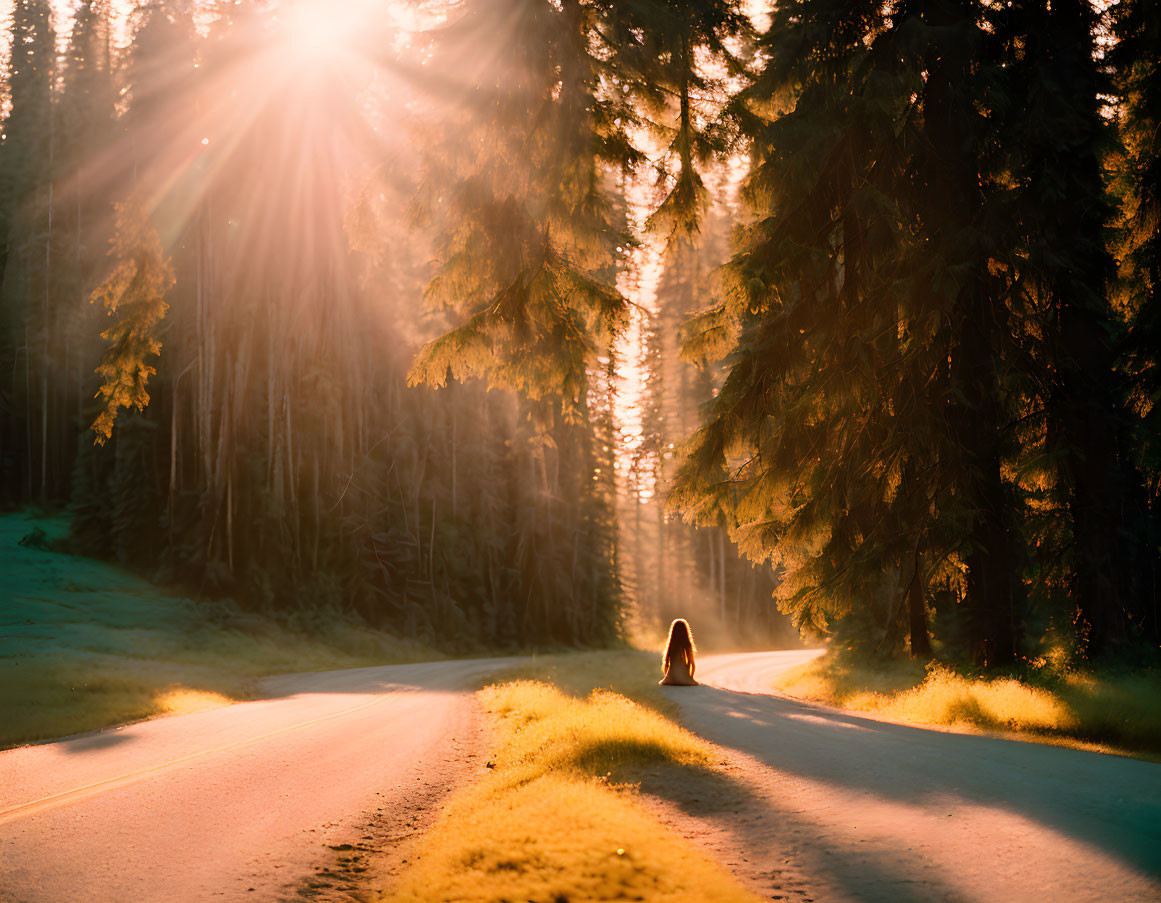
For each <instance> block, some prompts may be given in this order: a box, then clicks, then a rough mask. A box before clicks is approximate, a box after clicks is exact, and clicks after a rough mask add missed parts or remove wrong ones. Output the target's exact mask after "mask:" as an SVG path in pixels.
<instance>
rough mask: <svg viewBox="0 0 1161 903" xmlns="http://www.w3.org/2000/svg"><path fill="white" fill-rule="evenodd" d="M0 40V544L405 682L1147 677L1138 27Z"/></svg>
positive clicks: (1150, 124) (974, 13) (108, 29)
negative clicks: (552, 663)
mask: <svg viewBox="0 0 1161 903" xmlns="http://www.w3.org/2000/svg"><path fill="white" fill-rule="evenodd" d="M7 33H8V45H9V54H8V60H7V65H6V67H5V74H6V77H5V87H6V96H7V102H6V105H5V108H6V111H7V118H6V120H5V122H4V131H3V145H2V146H0V236H2V238H3V244H2V249H0V271H2V274H0V502H2V503H3V504H4V505H7V506H26V505H30V504H40V505H45V506H62V505H67V506H68V509H69V511H70V512H71V516H72V523H73V530H72V539H71V544H72V546H73V548H74V549H75V550H77V551H81V552H83V553H85V554H90V555H96V556H102V557H109V558H114V559H117V560H119V561H121V562H123V563H124V564H126V565H128V566H131V567H134V568H137V569H140V570H143V571H145V572H147V573H151V574H155V575H157V577H158V579H161V580H164V581H169V582H174V583H177V584H179V585H182V586H185V587H188V588H190V589H191V590H192V591H195V592H198V593H200V594H204V595H207V596H231V597H234V598H236V599H238V600H239V601H240V602H242V603H244V604H246V605H250V606H253V607H256V608H260V609H263V610H266V611H272V612H303V611H326V610H343V611H347V612H350V613H353V614H357V615H358V616H360V617H361V618H364V619H366V620H367V621H368V622H371V623H374V624H377V625H381V626H385V627H387V628H388V629H391V630H393V631H397V632H399V633H403V634H407V635H410V636H417V637H421V638H424V639H428V640H435V641H439V642H445V643H448V644H449V645H457V644H458V645H461V646H463V645H470V644H477V645H515V644H526V643H604V642H609V641H612V640H615V639H616V638H618V637H623V636H625V635H626V634H628V633H631V632H642V633H648V632H649V631H651V630H655V629H657V627H658V626H659V625H663V624H664V623H665V622H666V621H667V620H668V619H669V618H670V617H674V616H678V615H685V616H688V617H690V618H691V619H692V620H693V621H694V624H695V630H697V631H698V633H699V637H701V638H703V639H704V638H706V637H707V636H708V637H710V638H712V640H713V641H714V642H717V643H724V642H728V641H732V642H742V643H746V644H753V645H768V644H771V643H776V644H781V643H788V642H793V641H794V638H795V635H796V631H795V630H794V629H793V626H796V627H799V628H801V629H803V630H805V631H807V632H809V633H812V634H815V635H819V634H821V635H832V636H836V637H838V639H839V640H840V642H841V643H844V644H846V645H847V646H849V647H851V648H852V649H864V650H868V651H874V652H877V653H879V654H886V655H892V654H900V653H904V652H907V651H910V653H911V654H913V655H917V656H927V655H930V654H931V652H932V644H933V643H934V647H935V650H936V651H937V652H938V653H940V654H941V655H943V656H944V657H948V658H959V659H961V660H964V661H971V662H974V663H975V664H977V665H979V666H982V667H988V668H996V667H1001V668H1003V667H1009V666H1011V665H1014V664H1016V663H1017V662H1018V661H1020V660H1023V659H1029V658H1032V657H1035V656H1037V655H1042V654H1045V653H1047V652H1049V651H1056V652H1063V653H1064V654H1066V655H1068V656H1071V657H1076V658H1094V657H1102V656H1117V657H1125V656H1132V655H1137V654H1149V650H1152V651H1153V652H1154V653H1155V652H1156V649H1157V645H1158V642H1159V639H1161V618H1159V614H1158V592H1159V590H1158V586H1157V578H1158V554H1159V551H1161V528H1159V524H1158V504H1159V501H1161V499H1159V493H1161V456H1159V449H1161V441H1159V440H1161V433H1159V430H1161V421H1159V419H1158V413H1157V402H1158V394H1159V393H1161V380H1159V374H1161V366H1159V360H1158V358H1159V355H1161V335H1159V328H1161V327H1159V324H1161V297H1159V293H1161V163H1159V162H1158V160H1159V151H1161V69H1159V66H1161V10H1158V8H1157V5H1156V4H1155V3H1153V2H1147V0H1123V2H1120V3H1117V4H1113V5H1111V6H1108V7H1105V6H1104V5H1102V6H1101V7H1100V8H1096V7H1094V6H1092V5H1090V4H1087V3H1082V2H1076V0H1053V2H1051V3H1050V2H1048V0H1040V2H1033V0H1028V2H1025V0H1013V2H1011V3H1008V4H1004V5H999V4H992V3H987V2H955V0H938V2H919V3H914V2H907V3H886V4H884V3H881V2H876V3H863V2H849V3H838V4H836V3H832V2H825V0H797V2H786V3H779V4H777V5H773V6H769V7H767V6H764V5H762V4H747V5H745V7H744V8H743V6H742V5H740V4H735V3H729V2H700V0H698V2H680V0H644V2H640V3H616V2H613V0H608V2H605V0H559V2H550V0H462V2H459V3H453V4H444V3H430V4H429V3H404V2H398V3H372V2H350V3H344V4H341V5H336V6H335V8H328V6H327V4H325V3H317V2H310V0H281V2H274V0H217V2H215V0H199V2H194V0H154V2H145V3H142V4H138V5H132V4H129V3H119V2H114V0H105V2H102V0H79V2H58V3H50V2H48V0H16V2H15V3H14V4H13V6H12V10H11V17H10V20H9V22H8V26H7ZM792 623H793V626H791V625H792Z"/></svg>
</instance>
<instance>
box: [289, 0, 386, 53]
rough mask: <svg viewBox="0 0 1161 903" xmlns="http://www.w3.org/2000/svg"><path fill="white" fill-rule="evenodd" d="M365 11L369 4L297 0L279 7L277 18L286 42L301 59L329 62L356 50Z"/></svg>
mask: <svg viewBox="0 0 1161 903" xmlns="http://www.w3.org/2000/svg"><path fill="white" fill-rule="evenodd" d="M365 13H366V5H365V4H363V3H358V2H354V3H351V2H347V3H342V4H335V3H328V2H325V0H296V2H290V3H287V4H285V7H284V8H282V9H280V10H279V13H278V19H279V22H280V23H281V24H282V26H283V28H284V29H285V36H286V37H285V40H286V42H287V44H288V45H290V47H291V48H292V50H293V52H294V53H295V55H296V57H297V58H298V59H299V60H300V61H303V62H306V61H314V62H330V61H335V60H342V59H345V58H347V57H349V56H350V55H351V54H353V53H355V52H356V48H355V45H356V43H357V41H358V38H359V36H360V22H361V21H363V20H364V18H365V16H364V14H365Z"/></svg>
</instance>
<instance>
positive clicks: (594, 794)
mask: <svg viewBox="0 0 1161 903" xmlns="http://www.w3.org/2000/svg"><path fill="white" fill-rule="evenodd" d="M531 669H532V670H536V669H541V670H553V671H555V672H556V673H557V674H559V675H561V676H562V680H563V681H564V682H565V683H566V684H568V685H570V689H573V690H574V692H575V691H576V690H577V689H581V690H583V689H587V687H586V686H585V685H586V684H591V683H593V682H594V681H595V680H597V679H598V674H599V675H600V677H601V678H604V680H602V681H601V682H602V683H612V684H613V685H614V688H606V689H594V690H592V691H591V692H588V693H587V695H573V694H570V693H569V692H566V691H565V690H564V689H562V688H560V687H558V686H553V685H551V684H548V683H545V682H544V681H535V680H516V681H512V682H508V683H503V684H498V685H494V686H491V687H488V688H485V689H484V690H482V691H481V693H480V699H481V702H482V703H483V705H484V707H485V709H486V710H487V711H488V712H489V713H490V714H491V715H492V716H493V717H494V720H495V726H496V745H495V749H494V751H493V753H492V756H491V759H490V762H489V764H490V765H491V766H492V768H491V770H490V771H489V773H488V774H487V775H486V776H485V777H484V778H482V779H481V780H480V781H479V782H478V783H477V784H475V785H474V786H472V787H470V788H468V789H466V790H464V791H461V792H460V793H459V794H457V795H456V796H455V797H454V799H453V801H452V802H451V804H450V805H449V806H448V808H447V809H446V810H445V812H444V814H443V815H442V817H441V818H440V821H439V822H438V823H437V824H436V826H435V828H433V830H432V831H431V833H430V834H429V835H428V836H427V837H426V838H425V840H424V842H423V846H422V848H421V850H420V856H419V857H418V858H417V859H416V860H415V861H413V862H412V864H411V865H410V867H409V868H408V870H407V871H406V872H405V873H404V875H403V876H402V880H401V881H400V884H399V885H398V886H397V887H396V888H395V890H394V892H392V893H391V894H390V895H389V896H387V897H385V899H390V900H397V901H420V900H422V901H437V900H457V901H465V903H484V901H495V903H499V901H502V900H506V901H536V903H565V901H567V903H579V901H590V900H650V901H693V900H698V901H702V900H704V901H753V900H756V899H757V898H755V897H753V896H752V895H750V894H749V893H748V892H746V891H745V890H744V889H743V888H742V887H741V886H740V885H738V884H737V883H736V882H735V881H734V880H733V879H732V878H731V877H730V876H729V875H728V874H726V873H725V872H724V871H722V870H721V869H720V868H719V867H718V866H717V865H715V864H714V863H713V862H712V861H710V860H709V859H707V858H706V857H705V856H703V855H702V854H701V853H700V852H699V851H698V850H696V849H695V848H694V847H693V846H692V845H690V844H689V843H688V842H686V841H684V840H682V839H681V838H679V837H677V836H676V835H674V834H672V833H671V832H669V831H668V830H667V829H666V828H665V827H663V826H662V825H660V824H659V823H658V822H657V821H656V820H655V819H653V818H652V817H651V816H649V815H648V814H647V813H646V812H645V811H644V809H643V808H642V807H640V806H639V805H638V803H637V801H636V795H635V790H634V788H633V787H632V786H630V785H627V784H619V783H618V781H619V780H623V779H624V777H625V776H626V775H631V773H632V771H633V769H634V768H637V767H641V766H653V765H670V766H672V767H673V768H674V769H676V770H677V772H678V775H679V776H680V770H681V769H683V768H689V769H694V770H696V771H698V772H702V773H704V772H705V771H707V770H709V769H711V768H712V767H713V765H714V763H715V750H714V748H713V747H712V746H710V745H709V744H707V743H705V742H704V741H702V740H700V739H698V738H697V737H695V736H694V735H693V734H690V733H689V732H687V731H685V730H683V729H682V728H681V727H679V726H678V725H676V724H674V723H673V722H672V721H670V720H669V719H667V718H666V717H664V716H663V715H662V714H660V713H659V712H657V711H655V710H652V709H650V708H648V707H646V706H645V705H642V704H641V703H639V702H635V701H634V700H631V699H629V698H627V697H626V696H625V695H622V694H621V693H619V692H617V690H618V689H619V687H616V681H615V679H613V680H609V678H610V677H612V676H613V673H614V672H620V673H621V674H623V675H625V676H627V677H628V679H629V682H630V684H635V685H637V687H638V689H639V690H640V689H642V688H643V687H644V680H643V675H644V673H645V671H646V669H645V668H644V667H643V662H642V661H641V660H640V659H636V658H634V654H633V653H597V654H588V655H575V656H559V657H554V658H553V659H552V660H551V661H550V662H538V663H536V664H534V665H533V666H531ZM649 670H650V671H651V670H655V663H654V667H653V668H652V669H649ZM652 680H653V681H654V682H655V681H656V678H655V677H654V678H652ZM657 695H658V696H660V694H657Z"/></svg>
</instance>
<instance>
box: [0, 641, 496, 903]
mask: <svg viewBox="0 0 1161 903" xmlns="http://www.w3.org/2000/svg"><path fill="white" fill-rule="evenodd" d="M511 661H513V660H505V659H486V660H478V661H454V662H435V663H428V664H419V665H397V666H390V667H384V668H360V669H357V670H353V671H335V672H326V673H319V674H299V675H290V676H286V677H277V678H270V679H268V680H267V681H265V682H264V684H263V695H265V696H268V697H269V698H264V699H261V700H257V701H254V702H245V703H240V704H238V705H234V706H229V707H227V708H222V709H216V710H214V711H209V712H202V713H199V714H195V715H186V716H184V717H180V718H163V719H159V720H155V721H146V722H141V723H139V724H134V725H129V726H126V727H122V728H118V729H111V730H106V731H101V732H98V733H94V734H86V735H82V736H79V737H75V738H66V739H64V740H61V741H57V742H55V743H48V744H41V745H37V746H27V747H22V748H19V749H13V750H8V751H5V752H0V901H4V903H8V901H18V903H41V901H44V903H60V901H64V900H69V901H74V903H161V901H164V903H183V901H189V903H194V901H197V903H205V901H211V900H222V901H228V900H250V901H254V900H261V901H269V900H276V899H280V898H284V897H286V896H293V895H294V894H295V893H296V891H295V888H298V887H300V886H302V884H303V882H305V881H308V880H309V879H310V878H312V876H313V871H314V869H315V867H316V865H317V864H318V863H319V862H320V861H322V860H323V859H324V856H325V854H327V853H328V850H327V849H326V847H325V844H332V845H339V844H342V843H346V842H349V841H350V839H351V835H352V832H357V831H358V830H359V826H360V819H362V818H363V817H364V816H365V814H366V813H368V812H377V811H379V810H386V809H391V808H392V807H394V808H397V809H399V810H400V811H402V810H403V809H404V807H406V806H408V805H410V804H411V803H412V801H413V800H414V798H415V797H416V795H417V791H418V790H419V788H420V787H421V785H422V784H423V782H424V781H425V780H427V779H428V775H429V773H430V771H431V769H432V767H433V766H435V765H436V764H437V763H439V762H440V761H446V760H447V759H449V758H452V759H454V758H455V757H456V756H457V742H456V741H457V737H459V738H465V737H466V735H468V734H470V733H471V731H472V729H473V712H474V709H473V705H472V701H471V694H470V693H469V692H468V690H469V689H470V688H471V687H472V686H473V685H474V682H475V681H476V680H477V679H478V678H479V677H480V676H482V675H484V674H487V673H490V672H493V671H495V670H497V669H499V668H503V667H505V666H506V665H507V664H509V663H511ZM355 839H356V840H357V838H355Z"/></svg>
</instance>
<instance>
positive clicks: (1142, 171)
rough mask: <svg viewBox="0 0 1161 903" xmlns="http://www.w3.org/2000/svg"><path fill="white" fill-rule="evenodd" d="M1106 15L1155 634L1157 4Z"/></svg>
mask: <svg viewBox="0 0 1161 903" xmlns="http://www.w3.org/2000/svg"><path fill="white" fill-rule="evenodd" d="M1113 17H1114V18H1113V24H1114V31H1115V34H1116V37H1117V44H1116V45H1115V47H1114V48H1113V50H1112V53H1111V56H1112V60H1113V63H1114V73H1115V78H1116V83H1115V84H1116V90H1117V92H1118V94H1119V97H1120V100H1121V117H1120V134H1121V137H1122V140H1123V143H1124V154H1123V157H1122V158H1121V160H1120V163H1121V165H1120V167H1119V174H1118V178H1117V182H1116V189H1117V191H1118V194H1119V196H1120V200H1121V203H1122V212H1123V216H1122V219H1121V222H1120V224H1119V230H1118V232H1119V236H1118V248H1117V250H1118V257H1119V262H1120V264H1121V272H1120V282H1119V284H1120V291H1121V293H1122V294H1123V296H1124V298H1125V300H1126V301H1127V304H1126V307H1127V308H1128V310H1129V315H1130V332H1129V336H1128V340H1127V343H1126V349H1127V351H1128V358H1129V370H1130V373H1131V374H1132V376H1133V379H1134V393H1133V397H1132V399H1131V402H1132V405H1133V407H1134V409H1135V410H1136V411H1138V412H1139V413H1140V414H1141V415H1142V418H1141V421H1140V423H1139V424H1138V429H1137V432H1136V435H1135V436H1134V437H1133V438H1134V439H1135V442H1134V450H1135V453H1136V459H1135V460H1136V462H1138V466H1139V467H1140V469H1141V477H1142V481H1143V483H1144V484H1145V486H1144V488H1145V495H1146V499H1147V501H1146V504H1147V506H1148V520H1147V521H1146V524H1145V529H1144V530H1142V531H1141V535H1139V536H1137V537H1136V539H1137V540H1138V541H1144V542H1145V543H1147V544H1148V548H1149V554H1148V556H1147V559H1146V560H1145V561H1144V562H1142V563H1140V564H1139V566H1138V567H1137V569H1136V573H1137V575H1138V576H1139V577H1140V578H1142V582H1143V584H1144V590H1145V592H1144V598H1142V599H1141V602H1142V606H1141V608H1140V610H1138V612H1137V615H1136V622H1137V625H1138V627H1140V628H1141V629H1142V633H1143V634H1144V635H1145V636H1146V637H1149V638H1151V640H1152V641H1153V642H1157V641H1158V639H1159V638H1161V618H1159V617H1158V608H1157V602H1158V595H1159V590H1158V586H1159V585H1161V583H1159V576H1161V573H1159V572H1161V567H1159V561H1158V558H1159V554H1161V530H1159V528H1158V512H1161V352H1159V350H1158V349H1161V7H1159V6H1158V4H1157V3H1156V2H1155V0H1123V2H1121V3H1118V4H1117V5H1116V6H1114V8H1113ZM1131 488H1132V487H1130V489H1131ZM1130 502H1131V500H1130Z"/></svg>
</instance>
